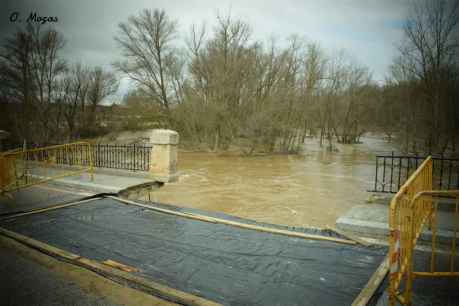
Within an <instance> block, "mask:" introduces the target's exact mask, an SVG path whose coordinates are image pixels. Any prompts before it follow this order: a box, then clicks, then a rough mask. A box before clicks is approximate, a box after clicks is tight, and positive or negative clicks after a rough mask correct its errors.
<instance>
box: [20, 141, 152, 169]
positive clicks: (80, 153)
mask: <svg viewBox="0 0 459 306" xmlns="http://www.w3.org/2000/svg"><path fill="white" fill-rule="evenodd" d="M151 149H152V146H151V145H138V144H137V145H136V144H132V145H117V144H116V145H115V144H95V145H91V152H92V156H91V157H92V163H93V166H94V167H98V168H111V169H122V170H131V171H148V170H149V169H150V154H151ZM54 154H55V163H56V164H59V165H70V166H73V165H83V166H89V160H90V158H89V152H88V150H87V148H85V147H84V146H83V145H75V146H73V147H71V148H67V147H62V148H58V149H56V150H54ZM45 157H46V156H43V158H45ZM27 159H28V160H32V158H27ZM33 159H35V160H37V161H38V160H40V156H38V157H34V158H33Z"/></svg>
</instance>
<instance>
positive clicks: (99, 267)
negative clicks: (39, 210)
mask: <svg viewBox="0 0 459 306" xmlns="http://www.w3.org/2000/svg"><path fill="white" fill-rule="evenodd" d="M2 236H4V237H7V238H10V239H12V240H15V241H16V242H19V243H21V244H23V245H25V246H27V247H30V248H32V249H35V250H37V251H39V252H41V253H44V254H46V255H49V256H51V257H54V258H56V259H59V260H64V261H66V262H68V263H70V264H74V265H77V266H80V267H83V268H85V269H87V270H90V271H93V272H95V273H97V274H99V275H101V276H103V277H106V278H109V279H110V280H112V281H115V282H117V283H120V284H121V285H123V284H127V285H129V286H130V287H131V285H132V287H133V288H134V289H139V290H141V291H144V292H146V293H149V294H153V295H155V296H157V297H159V298H164V299H166V300H168V301H171V302H174V303H180V304H183V305H191V306H218V305H220V304H219V303H216V302H213V301H210V300H207V299H204V298H202V297H198V296H195V295H192V294H189V293H186V292H183V291H179V290H177V289H174V288H170V287H168V286H165V285H162V284H159V283H156V282H154V281H151V280H148V279H146V278H143V277H140V276H136V275H133V274H130V273H128V272H124V271H121V270H117V269H115V268H111V267H109V266H107V265H104V264H102V263H99V262H97V261H95V260H91V259H88V258H84V257H81V256H79V255H77V254H73V253H70V252H67V251H64V250H62V249H59V248H56V247H54V246H51V245H49V244H46V243H43V242H41V241H38V240H35V239H32V238H30V237H27V236H23V235H21V234H18V233H16V232H12V231H9V230H7V229H4V228H2V227H0V237H2Z"/></svg>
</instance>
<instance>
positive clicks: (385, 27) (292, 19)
mask: <svg viewBox="0 0 459 306" xmlns="http://www.w3.org/2000/svg"><path fill="white" fill-rule="evenodd" d="M409 3H410V2H409V0H398V1H397V0H385V1H383V0H379V1H378V0H335V1H331V0H321V1H319V0H302V1H300V0H283V1H282V0H277V1H268V0H264V1H262V0H252V1H249V0H246V1H242V0H220V1H218V0H214V1H212V0H186V1H185V0H182V1H174V0H168V1H164V0H150V1H137V0H116V1H97V0H84V1H59V0H47V1H45V0H36V1H32V0H30V1H6V2H4V3H3V4H2V7H3V8H2V9H1V13H0V39H3V38H4V37H5V36H7V35H10V34H11V33H13V32H14V31H15V29H16V28H17V27H18V26H21V25H23V24H24V22H23V23H22V24H21V23H11V22H10V21H9V16H10V14H11V13H12V12H15V11H17V12H19V13H20V16H21V17H22V18H23V19H24V20H25V19H26V18H27V16H28V15H29V14H30V12H37V14H38V15H40V16H57V17H58V22H57V23H55V24H53V25H54V26H55V28H56V29H57V30H58V31H60V32H62V34H63V35H64V37H65V38H66V40H67V45H66V56H67V58H68V59H69V60H71V61H81V62H83V63H85V64H88V65H101V66H104V67H106V68H111V63H112V62H114V61H115V60H117V59H120V50H119V48H118V47H117V45H116V43H115V41H114V40H113V37H114V36H115V34H116V32H117V25H118V23H120V22H122V21H126V20H127V18H128V17H129V16H130V15H133V14H136V13H137V12H138V11H140V10H141V9H143V8H150V9H155V8H159V9H165V10H166V12H167V13H168V15H169V16H170V17H171V18H173V19H176V20H177V21H178V23H179V30H180V34H181V37H180V38H184V36H185V35H186V33H188V30H189V27H190V25H191V24H193V23H195V24H201V23H203V22H205V23H206V25H207V26H208V27H212V25H213V24H214V23H215V19H216V15H217V14H218V13H219V14H221V15H227V14H228V13H230V14H231V16H232V17H235V18H239V19H242V20H243V21H246V22H248V23H249V24H250V26H251V28H252V31H253V38H255V39H260V40H263V41H266V40H267V39H269V38H270V37H273V36H274V37H275V38H277V39H278V40H279V41H280V42H282V41H284V42H285V40H286V39H287V38H288V37H289V36H291V35H292V34H296V35H298V36H300V37H304V38H306V39H309V40H311V41H315V42H318V43H320V44H321V45H322V47H323V48H324V49H326V50H328V51H332V50H336V49H341V48H344V49H346V50H347V51H348V53H350V54H352V55H353V57H354V58H355V59H356V60H357V61H358V62H360V63H361V64H364V65H366V66H368V67H369V68H370V70H371V71H372V72H373V78H374V80H376V81H382V80H384V78H385V76H386V75H387V74H388V68H389V65H390V64H391V62H392V59H393V57H394V56H395V55H396V52H397V50H396V43H397V42H398V41H400V39H401V38H402V25H403V22H404V18H405V16H406V14H407V10H408V6H409ZM127 83H128V82H126V80H124V81H123V82H122V84H121V85H122V86H121V87H120V90H119V93H120V94H122V93H124V92H125V91H126V86H127Z"/></svg>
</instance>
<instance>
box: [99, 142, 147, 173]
mask: <svg viewBox="0 0 459 306" xmlns="http://www.w3.org/2000/svg"><path fill="white" fill-rule="evenodd" d="M151 149H152V146H151V145H136V144H133V145H112V144H95V145H93V152H94V153H93V154H94V166H95V167H100V168H112V169H123V170H131V171H148V170H149V169H150V154H151Z"/></svg>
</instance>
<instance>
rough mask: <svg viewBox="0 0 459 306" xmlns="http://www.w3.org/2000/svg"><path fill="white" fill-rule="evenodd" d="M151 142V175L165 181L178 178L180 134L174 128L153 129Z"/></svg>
mask: <svg viewBox="0 0 459 306" xmlns="http://www.w3.org/2000/svg"><path fill="white" fill-rule="evenodd" d="M150 143H151V144H152V145H153V148H152V150H151V156H150V173H151V176H152V177H154V178H155V179H156V180H158V181H160V182H165V183H167V182H173V181H175V180H177V147H178V143H179V134H178V133H177V132H175V131H172V130H161V129H158V130H152V131H151V134H150Z"/></svg>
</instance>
